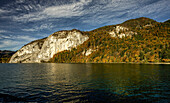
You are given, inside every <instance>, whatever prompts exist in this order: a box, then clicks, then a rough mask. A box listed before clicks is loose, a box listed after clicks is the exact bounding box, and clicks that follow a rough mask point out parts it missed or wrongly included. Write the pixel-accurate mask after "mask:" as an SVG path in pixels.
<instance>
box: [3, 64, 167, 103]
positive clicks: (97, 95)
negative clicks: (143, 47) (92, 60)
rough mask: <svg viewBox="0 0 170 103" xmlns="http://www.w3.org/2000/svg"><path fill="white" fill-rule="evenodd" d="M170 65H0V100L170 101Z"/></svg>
mask: <svg viewBox="0 0 170 103" xmlns="http://www.w3.org/2000/svg"><path fill="white" fill-rule="evenodd" d="M169 67H170V66H169V65H140V64H55V63H51V64H50V63H49V64H48V63H46V64H0V73H1V74H0V84H1V85H0V101H1V102H2V101H7V102H8V101H9V102H11V101H21V102H22V101H23V102H40V101H41V102H47V101H54V102H80V101H81V102H114V101H116V102H127V101H129V102H136V101H138V102H156V101H157V102H165V103H166V102H168V101H169V97H168V96H169V94H170V92H169V88H168V87H169V78H170V77H169V73H170V70H169Z"/></svg>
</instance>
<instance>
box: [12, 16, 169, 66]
mask: <svg viewBox="0 0 170 103" xmlns="http://www.w3.org/2000/svg"><path fill="white" fill-rule="evenodd" d="M169 36H170V23H169V22H164V23H159V22H156V21H154V20H152V19H149V18H145V17H141V18H137V19H132V20H128V21H125V22H124V23H122V24H118V25H109V26H104V27H101V28H98V29H95V30H92V31H86V32H81V31H78V30H72V31H59V32H56V33H54V34H52V35H50V36H49V37H48V38H45V39H42V40H38V41H41V43H40V45H41V46H39V49H36V50H34V48H38V46H37V47H35V46H33V44H34V43H35V45H38V43H39V42H37V41H34V42H31V43H29V44H28V45H26V46H24V47H23V48H25V49H23V48H21V49H20V50H19V51H17V53H15V54H14V55H13V56H12V58H11V60H10V63H18V62H21V63H25V62H26V63H27V62H30V63H31V62H57V63H78V62H80V63H87V62H93V63H105V62H142V63H144V62H170V46H169V45H170V44H169V43H170V40H169ZM27 49H28V50H27Z"/></svg>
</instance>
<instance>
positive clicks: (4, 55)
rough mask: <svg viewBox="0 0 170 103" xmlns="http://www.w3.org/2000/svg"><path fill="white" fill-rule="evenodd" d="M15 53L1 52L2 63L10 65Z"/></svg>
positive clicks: (0, 61)
mask: <svg viewBox="0 0 170 103" xmlns="http://www.w3.org/2000/svg"><path fill="white" fill-rule="evenodd" d="M14 53H15V51H9V50H0V63H8V62H9V60H10V58H11V56H12V55H13V54H14Z"/></svg>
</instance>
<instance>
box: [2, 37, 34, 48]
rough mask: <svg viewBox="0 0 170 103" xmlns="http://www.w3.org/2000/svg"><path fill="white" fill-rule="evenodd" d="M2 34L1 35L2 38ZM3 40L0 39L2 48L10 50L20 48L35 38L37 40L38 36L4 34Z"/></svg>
mask: <svg viewBox="0 0 170 103" xmlns="http://www.w3.org/2000/svg"><path fill="white" fill-rule="evenodd" d="M1 37H2V35H0V38H1ZM4 37H5V38H3V39H2V40H0V49H5V48H8V49H10V50H18V49H19V48H21V47H22V46H23V45H24V44H27V43H29V42H31V41H33V40H36V39H37V38H34V37H30V36H20V35H18V36H12V35H9V36H4Z"/></svg>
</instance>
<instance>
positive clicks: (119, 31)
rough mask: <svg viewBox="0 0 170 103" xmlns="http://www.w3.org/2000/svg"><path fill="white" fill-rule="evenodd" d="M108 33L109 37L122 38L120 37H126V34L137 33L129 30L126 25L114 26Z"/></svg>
mask: <svg viewBox="0 0 170 103" xmlns="http://www.w3.org/2000/svg"><path fill="white" fill-rule="evenodd" d="M122 32H123V33H122ZM109 34H110V36H111V37H118V38H122V37H126V36H132V35H134V34H137V33H135V32H132V31H129V29H128V28H126V27H122V26H116V27H114V28H113V30H112V31H111V32H110V33H109Z"/></svg>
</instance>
